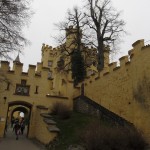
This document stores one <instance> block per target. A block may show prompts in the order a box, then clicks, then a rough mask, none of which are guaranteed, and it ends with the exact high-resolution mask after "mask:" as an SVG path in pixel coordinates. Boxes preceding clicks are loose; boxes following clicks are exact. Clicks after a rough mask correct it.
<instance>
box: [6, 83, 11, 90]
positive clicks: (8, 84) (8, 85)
mask: <svg viewBox="0 0 150 150" xmlns="http://www.w3.org/2000/svg"><path fill="white" fill-rule="evenodd" d="M9 87H10V82H8V83H7V88H6V90H9Z"/></svg>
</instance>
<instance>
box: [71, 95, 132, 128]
mask: <svg viewBox="0 0 150 150" xmlns="http://www.w3.org/2000/svg"><path fill="white" fill-rule="evenodd" d="M73 108H74V110H75V111H77V112H81V113H85V114H89V115H92V116H96V117H98V118H100V119H104V120H107V121H108V122H110V123H112V124H116V125H121V126H133V125H132V124H131V123H129V122H128V121H127V120H125V119H123V118H121V117H120V116H118V115H117V114H115V113H113V112H111V111H110V110H108V109H106V108H104V107H103V106H101V105H99V104H97V103H96V102H94V101H93V100H91V99H89V98H88V97H86V96H79V97H76V98H75V99H74V107H73Z"/></svg>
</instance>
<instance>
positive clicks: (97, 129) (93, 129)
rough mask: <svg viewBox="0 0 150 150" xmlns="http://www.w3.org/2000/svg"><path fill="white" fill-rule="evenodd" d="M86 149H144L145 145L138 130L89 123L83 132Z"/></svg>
mask: <svg viewBox="0 0 150 150" xmlns="http://www.w3.org/2000/svg"><path fill="white" fill-rule="evenodd" d="M82 138H83V141H84V143H85V147H86V148H87V150H144V149H145V148H146V146H147V144H146V142H145V141H144V139H143V137H142V135H141V134H140V132H138V131H137V130H135V129H133V128H132V129H131V128H127V127H108V126H104V125H101V124H99V123H91V124H90V125H88V126H87V128H86V130H85V131H84V133H83V136H82Z"/></svg>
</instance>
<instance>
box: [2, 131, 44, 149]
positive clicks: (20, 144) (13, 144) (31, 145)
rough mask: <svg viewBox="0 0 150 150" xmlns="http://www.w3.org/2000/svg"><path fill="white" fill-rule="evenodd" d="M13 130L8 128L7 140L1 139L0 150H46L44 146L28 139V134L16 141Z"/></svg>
mask: <svg viewBox="0 0 150 150" xmlns="http://www.w3.org/2000/svg"><path fill="white" fill-rule="evenodd" d="M15 137H16V136H15V133H14V132H12V128H8V131H7V133H6V137H5V138H1V139H0V150H45V148H44V146H43V145H40V144H38V143H36V142H33V141H31V140H29V139H28V138H26V133H25V134H24V135H20V136H19V140H16V138H15Z"/></svg>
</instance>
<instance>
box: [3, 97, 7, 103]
mask: <svg viewBox="0 0 150 150" xmlns="http://www.w3.org/2000/svg"><path fill="white" fill-rule="evenodd" d="M6 100H7V97H6V96H5V97H4V104H5V103H6Z"/></svg>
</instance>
